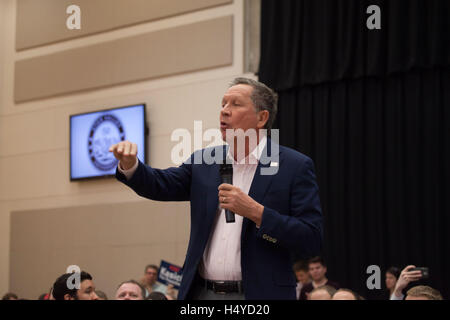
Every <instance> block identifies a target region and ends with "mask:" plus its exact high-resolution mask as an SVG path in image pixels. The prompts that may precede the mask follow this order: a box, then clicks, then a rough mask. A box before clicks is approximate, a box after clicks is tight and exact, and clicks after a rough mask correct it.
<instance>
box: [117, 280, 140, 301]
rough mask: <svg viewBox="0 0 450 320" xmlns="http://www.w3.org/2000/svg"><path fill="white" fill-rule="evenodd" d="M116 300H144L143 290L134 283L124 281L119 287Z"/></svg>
mask: <svg viewBox="0 0 450 320" xmlns="http://www.w3.org/2000/svg"><path fill="white" fill-rule="evenodd" d="M116 300H144V297H143V296H142V290H141V288H139V286H138V285H136V284H134V283H124V284H122V285H121V286H120V288H119V289H117V292H116Z"/></svg>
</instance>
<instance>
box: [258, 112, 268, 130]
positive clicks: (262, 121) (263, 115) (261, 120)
mask: <svg viewBox="0 0 450 320" xmlns="http://www.w3.org/2000/svg"><path fill="white" fill-rule="evenodd" d="M267 121H269V111H267V110H262V111H259V112H258V129H263V128H264V127H265V126H266V123H267Z"/></svg>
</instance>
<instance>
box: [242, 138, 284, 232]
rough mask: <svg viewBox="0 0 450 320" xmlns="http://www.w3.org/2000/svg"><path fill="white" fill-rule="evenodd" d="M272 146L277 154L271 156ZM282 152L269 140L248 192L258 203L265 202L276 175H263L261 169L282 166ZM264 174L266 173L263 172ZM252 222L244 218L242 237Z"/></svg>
mask: <svg viewBox="0 0 450 320" xmlns="http://www.w3.org/2000/svg"><path fill="white" fill-rule="evenodd" d="M272 144H274V147H278V148H274V149H275V150H276V152H277V153H275V154H273V155H272V154H271V152H272V150H273V149H272V148H271V147H272ZM280 154H281V152H280V151H279V146H278V145H276V144H275V143H274V142H272V140H271V139H269V138H268V139H267V144H266V147H265V149H264V151H263V153H262V154H261V158H260V160H259V162H258V167H257V168H256V171H255V176H254V177H253V181H252V184H251V186H250V190H249V192H248V195H249V196H250V197H251V198H252V199H253V200H255V201H256V202H258V203H262V202H263V200H264V196H265V194H266V192H267V190H268V188H269V186H270V184H271V182H272V179H273V177H274V175H267V174H266V175H263V174H261V169H264V168H266V170H267V169H268V168H269V167H270V166H271V164H272V165H273V164H275V163H276V164H277V165H278V166H279V165H281V158H280ZM263 172H264V171H263ZM250 222H251V220H249V219H247V218H244V222H243V225H242V235H243V234H244V231H245V230H246V228H247V227H248V225H249V223H250Z"/></svg>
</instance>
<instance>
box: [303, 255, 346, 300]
mask: <svg viewBox="0 0 450 320" xmlns="http://www.w3.org/2000/svg"><path fill="white" fill-rule="evenodd" d="M308 270H309V275H310V276H311V279H312V281H311V282H310V283H308V284H306V285H305V286H304V287H303V288H302V290H301V292H300V300H308V295H309V294H310V292H311V291H313V290H314V289H315V288H318V287H321V286H324V285H327V286H331V287H333V288H335V289H339V284H337V283H336V282H332V281H330V280H328V279H327V277H326V273H327V266H326V264H325V261H324V260H323V259H322V258H321V257H319V256H317V257H314V258H311V259H310V260H309V261H308Z"/></svg>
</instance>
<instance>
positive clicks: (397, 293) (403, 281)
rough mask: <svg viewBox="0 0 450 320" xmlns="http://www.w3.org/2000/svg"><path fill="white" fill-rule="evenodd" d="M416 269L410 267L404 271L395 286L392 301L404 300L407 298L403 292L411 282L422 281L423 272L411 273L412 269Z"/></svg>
mask: <svg viewBox="0 0 450 320" xmlns="http://www.w3.org/2000/svg"><path fill="white" fill-rule="evenodd" d="M415 267H416V266H413V265H409V266H407V267H406V268H404V269H403V270H402V272H401V273H400V277H399V278H398V280H397V283H396V285H395V289H394V292H393V293H392V294H391V298H390V300H403V298H404V297H405V294H404V293H403V290H404V289H405V288H406V287H407V286H408V284H409V283H410V282H413V281H418V280H420V279H422V271H420V270H418V271H410V269H412V268H415Z"/></svg>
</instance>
